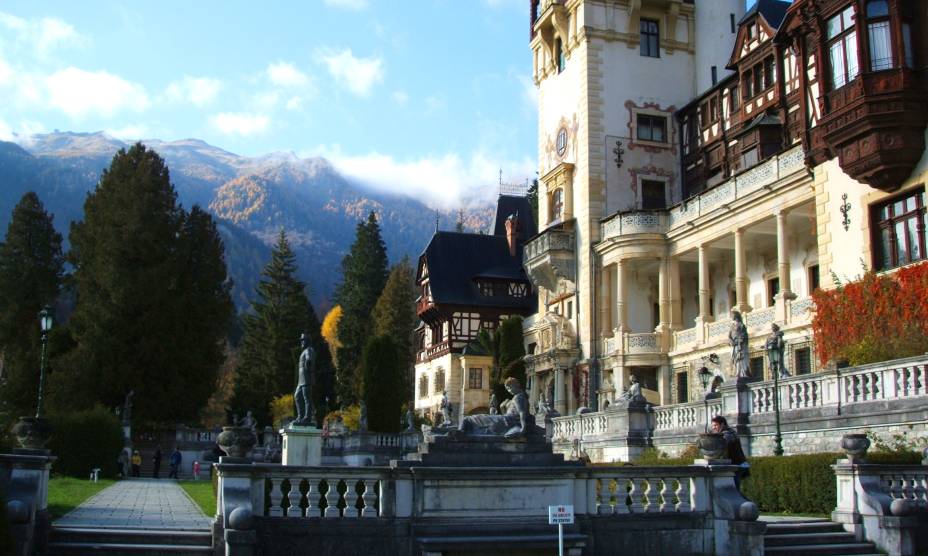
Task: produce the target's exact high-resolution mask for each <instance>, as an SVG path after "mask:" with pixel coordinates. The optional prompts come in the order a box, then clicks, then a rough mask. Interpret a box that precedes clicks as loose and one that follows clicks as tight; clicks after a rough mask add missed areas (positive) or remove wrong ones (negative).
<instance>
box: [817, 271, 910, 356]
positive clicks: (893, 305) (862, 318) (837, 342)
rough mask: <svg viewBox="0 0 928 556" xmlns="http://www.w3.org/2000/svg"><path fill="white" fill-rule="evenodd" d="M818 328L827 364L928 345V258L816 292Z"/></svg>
mask: <svg viewBox="0 0 928 556" xmlns="http://www.w3.org/2000/svg"><path fill="white" fill-rule="evenodd" d="M812 299H813V301H814V302H815V316H814V318H813V319H812V333H813V335H814V338H815V349H816V353H817V354H818V358H819V361H820V362H821V363H822V365H825V364H827V363H828V362H832V361H846V362H848V363H850V364H851V365H862V364H865V363H873V362H878V361H886V360H889V359H896V358H900V357H908V356H913V355H918V354H922V353H925V352H926V351H928V263H922V264H918V265H913V266H909V267H906V268H901V269H899V270H898V271H896V272H895V273H893V274H891V275H890V274H876V273H874V272H872V271H867V272H866V273H865V274H864V275H863V277H862V278H861V279H860V280H858V281H856V282H850V283H848V284H839V285H838V287H836V288H835V289H832V290H821V289H819V290H816V291H815V292H813V294H812Z"/></svg>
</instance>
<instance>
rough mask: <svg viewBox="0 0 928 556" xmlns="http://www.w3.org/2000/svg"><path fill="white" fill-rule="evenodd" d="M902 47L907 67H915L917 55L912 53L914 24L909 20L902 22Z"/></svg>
mask: <svg viewBox="0 0 928 556" xmlns="http://www.w3.org/2000/svg"><path fill="white" fill-rule="evenodd" d="M902 49H903V51H904V52H903V54H904V55H905V67H907V68H914V67H915V55H914V54H912V26H911V25H909V24H908V23H907V22H903V23H902Z"/></svg>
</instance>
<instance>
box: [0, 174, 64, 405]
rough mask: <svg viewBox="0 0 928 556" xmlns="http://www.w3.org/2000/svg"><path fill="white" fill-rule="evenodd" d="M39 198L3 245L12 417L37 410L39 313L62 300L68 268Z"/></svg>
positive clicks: (1, 311) (0, 266)
mask: <svg viewBox="0 0 928 556" xmlns="http://www.w3.org/2000/svg"><path fill="white" fill-rule="evenodd" d="M52 219H53V217H52V216H51V215H50V214H48V213H47V212H46V211H45V207H44V206H43V205H42V202H41V201H40V200H39V197H38V195H36V194H35V193H33V192H31V191H30V192H28V193H26V194H25V195H23V197H22V199H20V201H19V203H18V204H17V205H16V207H15V208H14V209H13V214H12V217H11V218H10V224H9V226H8V227H7V232H6V238H5V240H4V242H3V243H2V244H0V354H2V358H3V375H4V379H5V384H4V385H3V388H0V400H2V403H3V406H2V410H3V411H4V412H5V413H7V417H8V418H12V419H15V418H16V417H18V416H19V415H28V414H30V413H32V412H33V411H34V410H35V403H36V393H37V390H38V382H39V373H38V371H39V363H40V362H39V357H40V352H41V346H40V331H39V324H38V314H39V311H41V310H42V307H43V306H44V305H46V304H53V303H54V301H55V299H56V298H57V297H58V292H59V289H60V287H61V280H62V275H63V268H64V256H63V254H62V251H61V234H59V233H58V232H56V231H55V228H54V226H53V225H52Z"/></svg>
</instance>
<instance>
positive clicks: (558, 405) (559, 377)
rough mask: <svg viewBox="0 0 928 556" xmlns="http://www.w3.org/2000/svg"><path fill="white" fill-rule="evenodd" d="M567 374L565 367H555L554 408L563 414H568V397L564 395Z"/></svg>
mask: <svg viewBox="0 0 928 556" xmlns="http://www.w3.org/2000/svg"><path fill="white" fill-rule="evenodd" d="M565 375H566V373H565V372H564V368H563V367H555V368H554V409H555V410H556V411H558V412H559V413H560V414H561V415H567V398H566V396H565V395H564V394H565V391H564V387H565V384H564V380H565V378H566V377H565Z"/></svg>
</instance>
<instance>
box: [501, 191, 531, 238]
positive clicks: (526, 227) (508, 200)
mask: <svg viewBox="0 0 928 556" xmlns="http://www.w3.org/2000/svg"><path fill="white" fill-rule="evenodd" d="M511 214H518V215H519V226H520V227H521V228H522V232H521V233H520V234H519V240H520V241H519V243H525V241H526V240H527V239H528V238H530V237H532V236H534V235H535V234H537V233H538V228H537V227H536V226H535V211H533V210H532V205H531V204H530V203H529V202H528V199H527V198H526V197H515V196H512V195H500V196H499V198H498V199H497V201H496V217H495V218H493V224H491V226H492V227H491V228H490V233H491V234H492V235H495V236H503V237H506V219H507V218H509V215H511Z"/></svg>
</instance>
